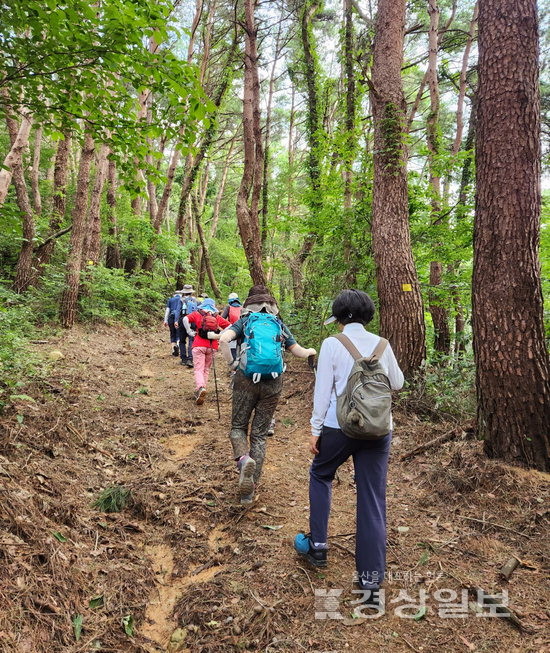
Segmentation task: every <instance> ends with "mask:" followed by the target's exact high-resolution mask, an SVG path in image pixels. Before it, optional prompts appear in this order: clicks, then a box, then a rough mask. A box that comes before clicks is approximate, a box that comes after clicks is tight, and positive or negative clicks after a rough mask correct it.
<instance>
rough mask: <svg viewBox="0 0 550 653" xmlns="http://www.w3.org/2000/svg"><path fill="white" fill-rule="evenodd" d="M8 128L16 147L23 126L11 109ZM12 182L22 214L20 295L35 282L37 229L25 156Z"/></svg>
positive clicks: (13, 171)
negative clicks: (25, 169) (24, 169)
mask: <svg viewBox="0 0 550 653" xmlns="http://www.w3.org/2000/svg"><path fill="white" fill-rule="evenodd" d="M6 126H7V128H8V134H9V137H10V144H11V147H12V148H13V146H14V145H15V143H16V142H17V139H18V137H19V135H20V132H21V126H20V125H18V124H17V121H16V120H15V118H14V117H13V114H12V113H11V112H10V110H9V108H8V110H7V111H6ZM11 174H12V180H13V184H14V186H15V196H16V200H17V206H18V208H19V211H20V213H21V220H22V241H21V249H20V251H19V257H18V259H17V265H16V267H15V278H14V282H13V284H12V288H13V290H15V292H18V293H22V292H25V291H26V290H27V289H28V288H29V286H30V285H31V284H32V282H33V281H34V276H35V274H34V269H33V251H34V243H33V240H34V237H35V233H36V227H35V223H34V215H33V210H32V207H31V202H30V199H29V193H28V191H27V184H26V183H25V174H24V172H23V156H22V153H21V157H15V158H14V159H13V162H12V169H11Z"/></svg>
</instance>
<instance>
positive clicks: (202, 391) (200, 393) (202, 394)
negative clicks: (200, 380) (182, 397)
mask: <svg viewBox="0 0 550 653" xmlns="http://www.w3.org/2000/svg"><path fill="white" fill-rule="evenodd" d="M205 399H206V388H199V389H198V390H197V392H195V400H196V401H195V403H196V404H197V406H202V405H203V404H204V400H205Z"/></svg>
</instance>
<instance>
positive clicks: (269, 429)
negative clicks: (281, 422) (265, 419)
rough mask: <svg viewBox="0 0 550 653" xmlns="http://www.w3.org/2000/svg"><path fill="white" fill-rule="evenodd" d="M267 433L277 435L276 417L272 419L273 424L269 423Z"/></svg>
mask: <svg viewBox="0 0 550 653" xmlns="http://www.w3.org/2000/svg"><path fill="white" fill-rule="evenodd" d="M267 435H268V436H270V437H271V436H273V435H275V418H273V419H272V420H271V424H270V425H269V428H268V429H267Z"/></svg>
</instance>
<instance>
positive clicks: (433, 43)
mask: <svg viewBox="0 0 550 653" xmlns="http://www.w3.org/2000/svg"><path fill="white" fill-rule="evenodd" d="M428 13H429V15H430V28H429V30H428V47H429V53H428V70H427V82H428V88H429V89H430V111H429V114H428V119H427V121H426V137H427V138H426V140H427V144H428V168H429V172H430V204H431V215H430V219H431V222H432V224H433V225H434V226H441V225H442V222H443V218H442V216H441V173H440V171H439V168H440V165H441V164H440V162H439V157H440V154H441V134H440V125H439V113H440V97H439V95H440V94H439V79H438V74H437V53H438V48H439V18H440V15H441V12H440V10H439V3H438V1H437V0H428ZM440 247H441V242H439V243H437V242H436V243H435V251H436V253H437V251H438V250H439V249H440ZM442 281H443V264H442V263H441V261H440V260H433V261H431V262H430V293H429V309H430V315H431V316H432V322H433V327H434V349H435V351H436V352H438V353H440V354H448V353H449V351H450V347H451V333H450V331H449V315H448V311H447V308H446V306H445V301H444V300H443V298H442V297H441V292H440V286H441V284H442Z"/></svg>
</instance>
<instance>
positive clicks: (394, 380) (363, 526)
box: [294, 290, 404, 608]
mask: <svg viewBox="0 0 550 653" xmlns="http://www.w3.org/2000/svg"><path fill="white" fill-rule="evenodd" d="M374 311H375V308H374V303H373V301H372V299H371V298H370V297H369V296H368V295H367V294H366V293H364V292H362V291H360V290H343V291H342V292H341V293H340V294H339V295H338V297H336V299H335V300H334V302H333V304H332V316H331V317H330V318H329V319H328V320H326V322H325V324H329V323H331V322H338V325H339V327H340V330H341V332H342V334H343V335H344V336H346V338H344V339H343V340H339V339H338V338H342V335H341V334H340V335H338V336H336V337H329V338H326V339H325V340H324V341H323V344H322V346H321V351H320V354H319V359H318V366H317V376H316V381H315V392H314V397H313V414H312V417H311V436H310V440H309V449H310V452H311V453H312V454H314V456H315V457H314V459H313V463H312V465H311V468H310V481H309V508H310V516H309V526H310V533H309V534H308V535H304V534H302V533H300V534H298V535H296V537H295V539H294V547H295V549H296V551H297V552H298V554H299V555H300V556H302V557H303V558H305V559H306V560H307V561H308V562H309V563H310V564H311V565H313V566H314V567H326V564H327V550H328V546H327V541H328V538H327V531H328V519H329V513H330V504H331V492H332V481H333V479H334V476H335V474H336V470H337V469H338V468H339V467H340V466H341V465H342V464H343V463H344V462H345V461H346V460H347V459H348V458H349V457H350V456H352V458H353V464H354V467H355V482H356V485H357V532H356V544H355V564H356V569H357V578H358V583H359V589H360V590H362V591H363V592H364V594H363V599H364V600H363V603H364V604H365V605H366V606H367V607H369V606H370V607H374V608H377V607H378V606H379V604H380V601H379V599H380V597H379V592H378V590H379V589H380V584H381V582H382V581H383V579H384V572H385V565H386V475H387V470H388V457H389V452H390V443H391V438H392V421H391V393H390V387H391V390H399V389H400V388H401V387H402V386H403V380H404V379H403V373H402V372H401V370H400V369H399V365H398V363H397V360H396V358H395V355H394V353H393V351H392V349H391V346H390V345H389V343H388V342H387V341H385V340H383V339H381V338H379V336H377V335H375V334H374V333H371V332H369V331H367V330H366V329H365V325H366V324H368V323H369V322H370V321H371V320H372V318H373V315H374ZM350 342H351V343H352V345H354V346H355V347H356V352H355V353H356V355H359V354H360V355H362V356H364V357H369V356H371V355H372V354H373V353H375V355H376V356H377V358H378V361H379V363H380V367H381V368H382V370H383V373H385V376H386V377H387V379H386V380H385V382H386V384H387V383H388V381H389V384H388V385H389V386H390V387H388V386H386V398H387V402H388V403H387V415H386V417H387V421H382V422H381V423H380V425H379V427H380V429H381V431H380V433H381V434H382V435H380V437H376V438H375V439H355V438H356V437H357V434H356V433H355V437H354V438H352V437H349V436H348V435H346V434H345V433H344V432H343V431H342V429H341V428H340V422H339V421H338V417H337V397H340V395H342V394H343V393H344V391H345V390H346V388H347V382H348V377H349V376H350V372H351V370H352V368H354V369H355V367H354V366H355V360H354V358H353V356H352V355H351V353H350V351H349V350H348V349H347V347H348V346H349V343H350ZM344 343H346V344H344ZM384 346H385V348H384V349H383V347H384ZM382 349H383V353H381V354H380V351H381V350H382ZM357 350H358V351H357ZM362 360H364V359H362ZM382 370H381V371H382ZM353 382H354V383H355V380H354V381H353ZM355 387H357V386H355ZM361 387H363V386H361ZM364 392H365V394H364V395H362V397H361V398H362V399H363V397H364V396H368V393H369V391H368V390H365V391H364ZM376 392H377V393H378V392H380V390H378V389H377V390H376ZM369 399H370V400H371V402H372V401H376V397H375V396H374V395H372V396H370V397H369ZM358 401H359V400H358ZM355 405H356V404H355ZM346 410H347V412H346V415H348V416H349V414H350V412H351V409H350V407H349V405H348V407H347V409H346ZM338 414H340V416H341V419H344V417H342V412H339V413H338ZM386 428H387V434H385V431H386Z"/></svg>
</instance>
